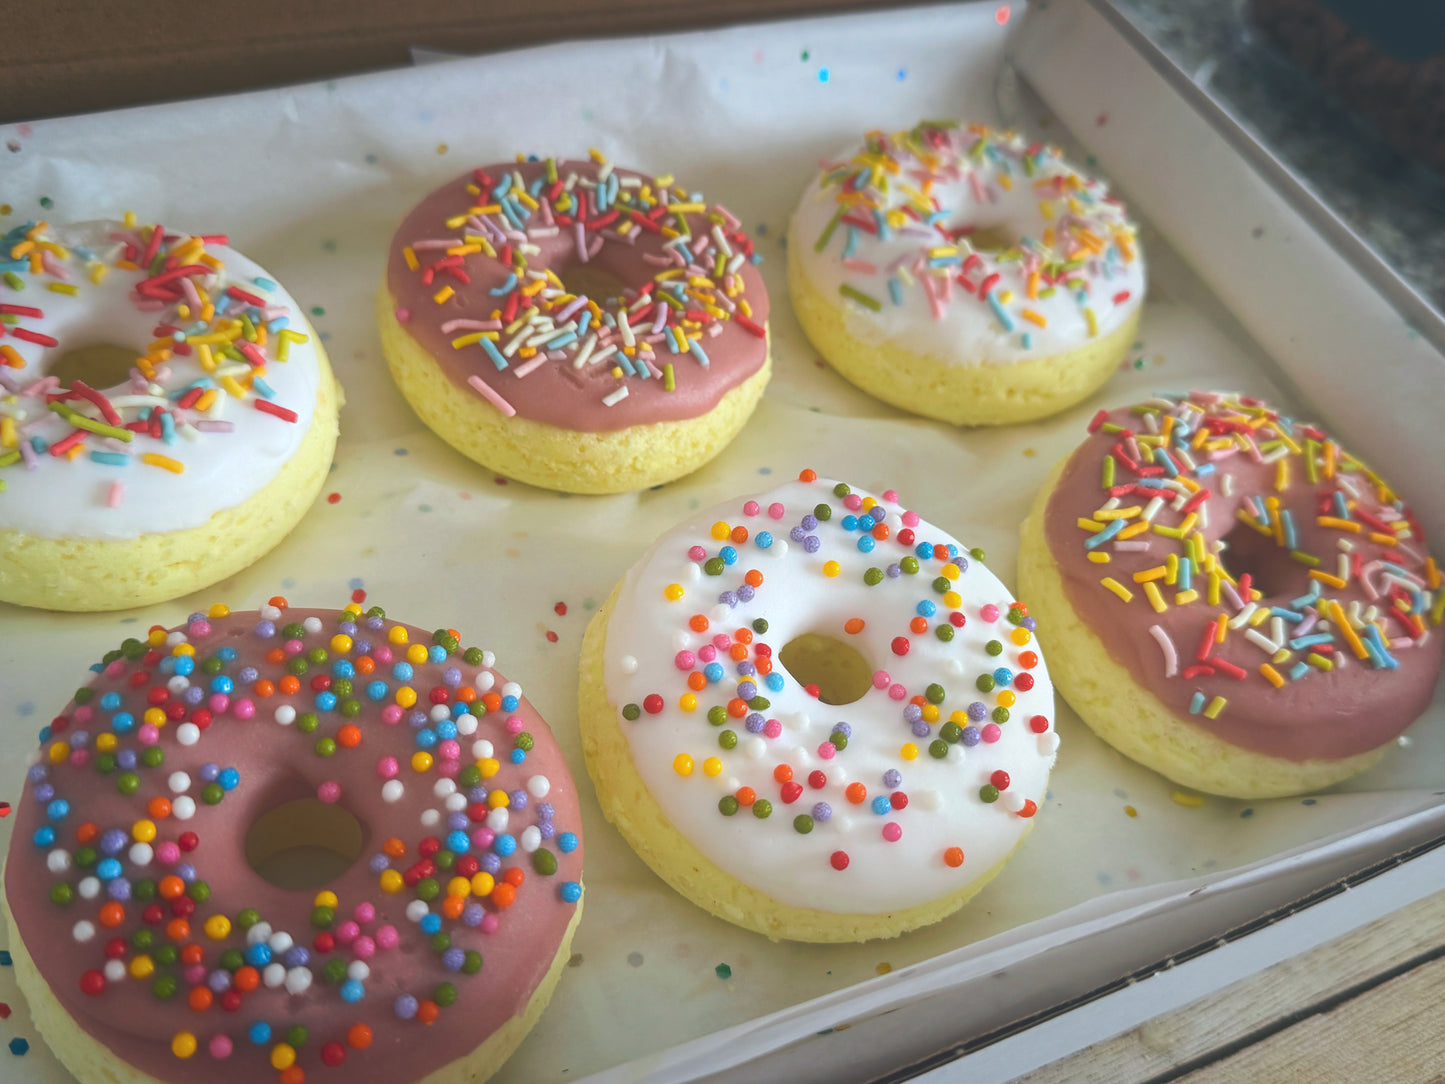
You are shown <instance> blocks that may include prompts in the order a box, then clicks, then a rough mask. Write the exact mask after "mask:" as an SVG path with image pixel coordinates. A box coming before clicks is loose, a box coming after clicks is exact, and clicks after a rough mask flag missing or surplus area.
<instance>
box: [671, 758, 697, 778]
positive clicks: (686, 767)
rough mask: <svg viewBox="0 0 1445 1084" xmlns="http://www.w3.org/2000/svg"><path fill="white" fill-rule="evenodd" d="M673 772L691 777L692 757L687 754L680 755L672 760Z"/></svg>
mask: <svg viewBox="0 0 1445 1084" xmlns="http://www.w3.org/2000/svg"><path fill="white" fill-rule="evenodd" d="M672 770H673V771H675V772H676V773H677V774H678V775H681V776H684V777H686V776H689V775H691V774H692V757H690V756H688V755H687V754H686V753H678V754H677V756H675V757H673V758H672Z"/></svg>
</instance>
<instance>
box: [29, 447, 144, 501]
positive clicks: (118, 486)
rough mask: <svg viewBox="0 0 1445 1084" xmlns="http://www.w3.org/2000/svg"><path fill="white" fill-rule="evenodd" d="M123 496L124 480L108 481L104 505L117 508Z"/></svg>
mask: <svg viewBox="0 0 1445 1084" xmlns="http://www.w3.org/2000/svg"><path fill="white" fill-rule="evenodd" d="M28 446H29V445H27V444H22V445H21V447H28ZM124 498H125V483H124V482H111V483H110V488H109V489H107V490H106V492H105V506H106V507H107V508H119V507H120V502H121V501H122V500H123V499H124Z"/></svg>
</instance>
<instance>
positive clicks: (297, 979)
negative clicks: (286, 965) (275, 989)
mask: <svg viewBox="0 0 1445 1084" xmlns="http://www.w3.org/2000/svg"><path fill="white" fill-rule="evenodd" d="M312 978H313V976H312V974H311V971H310V969H309V968H305V967H293V968H292V969H291V970H290V971H288V972H286V992H287V993H288V994H304V993H305V992H306V991H307V990H309V989H311V980H312Z"/></svg>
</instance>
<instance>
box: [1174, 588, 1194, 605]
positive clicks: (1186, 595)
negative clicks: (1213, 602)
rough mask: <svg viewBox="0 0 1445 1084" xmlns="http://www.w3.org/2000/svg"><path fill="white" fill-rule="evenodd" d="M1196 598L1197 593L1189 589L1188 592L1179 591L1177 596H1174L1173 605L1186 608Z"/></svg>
mask: <svg viewBox="0 0 1445 1084" xmlns="http://www.w3.org/2000/svg"><path fill="white" fill-rule="evenodd" d="M1198 598H1199V592H1198V591H1196V590H1194V589H1193V588H1192V587H1191V588H1190V589H1189V590H1188V591H1180V592H1179V593H1178V594H1177V595H1175V596H1174V605H1176V606H1188V605H1189V604H1190V603H1191V602H1194V601H1195V600H1197V599H1198Z"/></svg>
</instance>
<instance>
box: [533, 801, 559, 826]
mask: <svg viewBox="0 0 1445 1084" xmlns="http://www.w3.org/2000/svg"><path fill="white" fill-rule="evenodd" d="M556 815H557V810H556V809H554V808H553V807H552V803H551V802H543V803H542V804H541V805H539V806H538V807H537V819H538V820H539V821H549V820H551V819H552V818H553V817H555V816H556Z"/></svg>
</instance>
